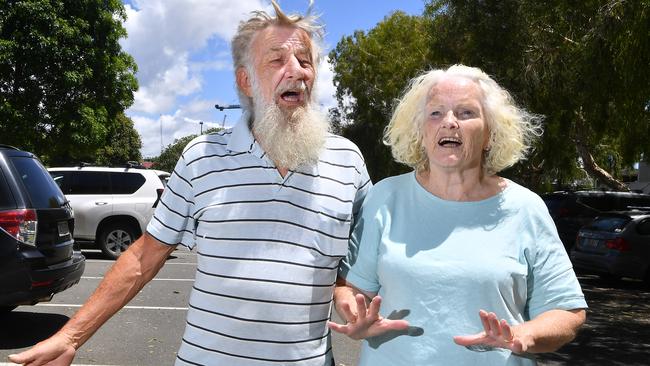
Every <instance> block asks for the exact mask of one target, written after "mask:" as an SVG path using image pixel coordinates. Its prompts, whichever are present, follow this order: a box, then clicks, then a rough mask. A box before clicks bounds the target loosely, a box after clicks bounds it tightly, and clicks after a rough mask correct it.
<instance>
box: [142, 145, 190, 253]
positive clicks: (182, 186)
mask: <svg viewBox="0 0 650 366" xmlns="http://www.w3.org/2000/svg"><path fill="white" fill-rule="evenodd" d="M189 172H190V169H189V168H188V167H187V165H186V163H185V158H184V156H183V155H181V158H180V159H179V160H178V162H177V163H176V167H175V168H174V171H173V172H172V175H171V177H170V178H169V181H168V183H167V186H166V187H165V190H164V191H163V194H162V196H161V197H160V202H159V204H158V207H156V211H154V214H153V217H152V218H151V221H150V222H149V225H148V226H147V233H149V235H151V236H153V237H154V238H156V239H157V240H158V241H160V242H162V243H165V244H168V245H176V244H181V245H184V246H186V247H188V248H192V247H193V246H194V220H193V219H192V212H193V211H194V201H193V200H194V194H193V189H192V183H191V180H190V177H191V175H190V174H189Z"/></svg>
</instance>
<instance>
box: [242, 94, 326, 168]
mask: <svg viewBox="0 0 650 366" xmlns="http://www.w3.org/2000/svg"><path fill="white" fill-rule="evenodd" d="M256 94H257V95H256V98H255V103H254V104H255V107H254V108H255V114H254V117H255V120H254V121H253V134H254V135H255V138H256V139H257V141H258V142H259V144H260V145H261V146H262V148H263V149H264V151H265V152H266V154H267V155H268V156H269V157H270V158H271V160H273V162H274V163H275V164H276V167H278V168H287V169H289V170H295V169H296V168H298V167H300V166H308V165H314V164H316V163H317V162H318V156H319V154H320V151H321V149H322V148H323V146H324V144H325V139H326V137H327V133H328V132H329V123H328V122H327V119H326V118H325V116H323V114H322V113H320V112H319V111H318V110H316V108H314V107H313V105H312V104H311V103H307V104H306V106H305V107H297V108H294V109H292V110H286V111H283V110H282V109H280V107H278V105H277V104H276V103H275V102H271V103H264V102H263V100H264V99H263V97H262V96H261V95H260V94H261V93H256ZM258 101H261V102H258Z"/></svg>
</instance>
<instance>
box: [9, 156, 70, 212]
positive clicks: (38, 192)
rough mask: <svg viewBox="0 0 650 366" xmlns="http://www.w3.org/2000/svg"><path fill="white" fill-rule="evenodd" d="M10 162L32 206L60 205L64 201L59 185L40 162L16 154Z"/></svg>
mask: <svg viewBox="0 0 650 366" xmlns="http://www.w3.org/2000/svg"><path fill="white" fill-rule="evenodd" d="M11 162H12V164H13V166H14V168H15V169H16V171H17V172H18V174H19V176H20V178H21V180H22V182H23V185H24V186H25V189H26V190H27V194H28V195H29V198H30V200H31V203H32V206H33V207H40V208H43V207H51V208H58V207H61V205H63V204H64V203H65V201H66V199H65V197H64V196H63V193H62V192H61V190H60V189H59V187H58V186H57V185H56V184H55V183H54V181H52V177H50V175H49V174H48V173H47V170H45V168H44V167H43V166H42V165H41V163H40V162H39V161H38V160H36V159H34V158H31V157H22V156H20V157H19V156H16V157H12V158H11Z"/></svg>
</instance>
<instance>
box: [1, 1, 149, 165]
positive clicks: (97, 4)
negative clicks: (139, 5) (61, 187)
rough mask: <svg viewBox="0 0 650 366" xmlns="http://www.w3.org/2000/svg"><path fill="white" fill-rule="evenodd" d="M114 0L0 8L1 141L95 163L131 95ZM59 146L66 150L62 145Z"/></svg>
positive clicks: (55, 157) (130, 67)
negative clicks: (96, 155)
mask: <svg viewBox="0 0 650 366" xmlns="http://www.w3.org/2000/svg"><path fill="white" fill-rule="evenodd" d="M125 17H126V13H125V10H124V6H123V4H122V2H121V1H120V0H75V1H73V0H31V1H27V0H23V1H3V2H0V142H1V143H7V144H11V145H16V146H18V147H21V148H24V149H27V150H30V151H32V152H34V153H36V154H37V155H39V156H41V157H43V158H44V160H45V161H46V162H48V163H51V164H57V165H58V164H62V163H67V162H71V161H81V160H86V161H88V160H90V161H92V160H95V159H94V157H95V154H96V152H97V150H98V149H99V148H101V147H104V146H106V145H110V143H109V142H108V140H107V139H108V138H109V137H110V135H111V133H113V132H115V131H117V130H119V129H120V127H119V126H120V124H121V125H124V121H123V117H120V116H121V115H122V113H123V112H124V110H125V109H126V108H127V107H128V106H129V105H131V104H132V103H133V91H134V90H136V89H137V81H136V79H135V76H134V73H135V71H136V65H135V62H134V61H133V59H132V57H131V56H129V55H128V54H126V53H125V52H123V51H122V49H121V47H120V45H119V43H118V41H119V39H120V38H122V37H125V36H126V31H125V29H124V28H123V27H122V24H121V22H122V21H123V20H124V19H125ZM63 141H65V143H61V142H63Z"/></svg>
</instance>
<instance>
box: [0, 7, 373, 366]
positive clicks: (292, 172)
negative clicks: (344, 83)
mask: <svg viewBox="0 0 650 366" xmlns="http://www.w3.org/2000/svg"><path fill="white" fill-rule="evenodd" d="M273 6H274V8H275V13H276V16H274V17H273V16H270V15H268V14H266V13H265V12H254V13H253V15H252V17H251V18H250V19H248V20H247V21H245V22H242V23H241V24H240V26H239V29H238V32H237V34H236V35H235V37H234V39H233V41H232V48H233V58H234V63H235V74H236V80H237V87H238V91H239V94H240V98H241V102H242V105H243V106H244V114H243V117H242V120H241V121H240V122H239V123H238V124H237V125H236V126H235V127H234V128H232V129H230V130H226V131H221V132H219V133H216V134H211V135H205V136H200V137H198V138H196V139H195V140H194V141H192V142H190V143H189V144H188V145H187V147H186V148H185V150H184V152H183V154H182V156H181V158H180V160H179V162H178V164H177V165H176V168H175V169H174V172H173V174H172V177H171V179H170V181H169V184H168V185H167V188H166V189H165V193H164V194H163V196H162V199H161V204H160V205H159V206H158V208H157V210H156V213H155V215H154V218H153V219H152V220H151V223H150V224H149V226H148V228H147V233H145V234H144V236H143V237H142V238H140V239H139V240H138V241H137V242H136V243H134V244H133V245H132V246H131V248H130V249H129V250H128V251H127V252H125V253H124V254H123V255H122V256H121V257H120V258H119V260H118V261H117V262H116V263H115V265H114V266H113V268H112V269H111V270H110V271H109V272H108V273H107V274H106V276H105V279H104V280H103V281H102V283H101V284H100V285H99V287H98V288H97V290H96V291H95V293H94V294H93V295H92V296H91V297H90V298H89V299H88V301H87V302H86V304H85V305H84V306H83V307H82V308H81V309H80V310H79V311H78V312H77V313H76V314H75V315H74V316H73V318H72V319H70V321H69V322H68V323H67V324H66V325H65V326H64V327H63V328H62V329H61V330H60V331H59V332H58V333H56V334H55V335H54V336H52V337H51V338H49V339H47V340H45V341H43V342H41V343H39V344H37V345H36V346H35V347H34V348H32V349H31V350H28V351H26V352H23V353H21V354H19V355H12V356H10V360H11V361H13V362H16V363H21V364H29V365H41V364H45V363H47V362H48V361H52V360H56V361H55V363H56V364H57V365H59V364H63V365H67V364H70V363H71V362H72V359H73V357H74V355H75V351H76V349H78V348H79V347H80V346H81V345H82V344H84V342H86V341H87V340H88V338H90V336H91V335H92V334H93V333H94V332H95V331H96V330H97V329H98V328H99V327H100V326H101V325H102V324H103V323H104V322H106V321H107V320H108V319H109V318H110V317H111V316H112V315H113V314H115V313H116V312H117V311H118V310H119V309H120V308H122V307H123V306H124V305H125V304H126V303H128V302H129V300H131V299H132V298H133V297H134V296H135V295H136V294H137V293H138V291H140V289H142V287H143V286H144V285H145V284H146V283H147V282H148V281H149V280H151V279H152V278H153V277H154V276H155V275H156V273H157V272H158V270H159V269H160V268H161V267H162V266H163V264H164V262H165V259H166V258H167V257H168V256H169V255H170V253H172V252H173V251H174V249H175V247H176V246H177V245H178V244H182V245H185V246H187V247H190V248H192V247H196V248H197V249H196V251H197V256H198V269H197V274H196V282H195V284H194V287H193V290H192V294H191V297H190V303H189V311H188V314H187V324H186V330H185V334H184V336H183V339H182V342H181V346H180V350H179V352H178V357H177V359H176V364H177V365H263V364H276V365H278V364H283V365H285V364H286V365H321V366H322V365H330V364H332V363H333V360H332V351H331V346H330V341H329V331H328V329H327V326H326V323H327V320H328V318H329V314H330V309H331V304H332V290H333V287H334V283H335V280H336V273H337V266H338V264H339V260H340V259H341V257H343V256H345V254H346V252H347V242H348V235H349V231H350V223H351V221H352V218H353V213H354V212H356V211H357V209H358V207H359V205H360V203H361V201H362V200H363V198H364V196H365V193H366V191H367V189H368V188H369V186H370V185H371V183H370V180H369V178H368V174H367V172H366V168H365V165H364V161H363V158H362V156H361V154H360V153H359V150H358V149H357V147H356V146H355V145H354V144H352V143H351V142H349V141H347V140H345V139H343V138H341V137H337V136H333V135H331V134H329V133H328V124H327V122H326V120H325V118H324V117H322V116H321V115H320V114H319V113H318V112H317V110H316V108H315V107H314V104H313V97H312V95H313V93H312V92H313V86H314V79H315V76H316V75H315V74H316V69H317V63H318V60H319V52H318V45H317V44H316V40H317V38H319V37H321V34H320V27H319V26H318V25H317V24H316V23H315V19H314V18H313V17H311V16H307V17H300V16H296V15H292V16H287V15H285V14H284V13H283V12H282V11H281V10H280V8H279V7H278V5H277V4H276V3H275V2H274V3H273Z"/></svg>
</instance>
